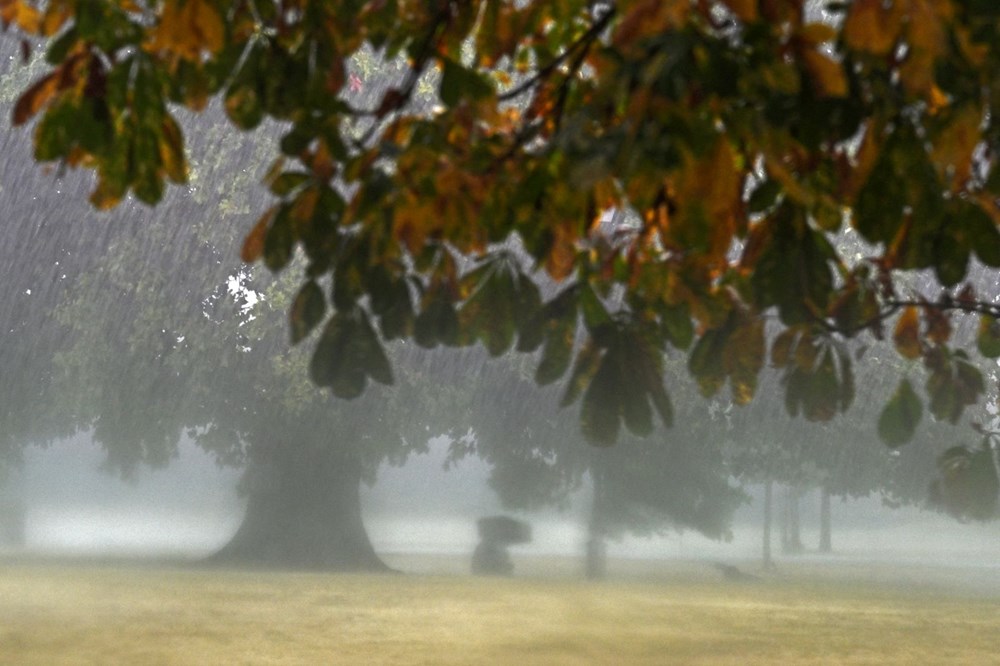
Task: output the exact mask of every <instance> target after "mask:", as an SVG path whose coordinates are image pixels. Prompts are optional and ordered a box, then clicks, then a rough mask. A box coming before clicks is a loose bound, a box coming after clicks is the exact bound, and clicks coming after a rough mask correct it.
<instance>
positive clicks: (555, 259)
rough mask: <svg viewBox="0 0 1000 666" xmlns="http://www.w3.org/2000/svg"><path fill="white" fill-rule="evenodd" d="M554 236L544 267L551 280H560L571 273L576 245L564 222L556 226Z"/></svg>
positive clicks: (574, 260)
mask: <svg viewBox="0 0 1000 666" xmlns="http://www.w3.org/2000/svg"><path fill="white" fill-rule="evenodd" d="M554 236H555V238H554V239H553V241H552V249H551V250H549V256H548V257H547V258H546V260H545V269H546V270H547V271H548V273H549V275H550V276H552V279H553V280H555V281H556V282H561V281H562V280H564V279H565V278H567V277H569V276H570V275H571V274H572V273H573V267H574V266H575V264H576V245H574V243H573V238H574V234H573V232H572V231H570V230H569V229H567V228H566V225H564V224H560V225H557V226H556V228H555V229H554Z"/></svg>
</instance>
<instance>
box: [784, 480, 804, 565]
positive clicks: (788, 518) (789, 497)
mask: <svg viewBox="0 0 1000 666" xmlns="http://www.w3.org/2000/svg"><path fill="white" fill-rule="evenodd" d="M782 518H783V519H784V520H783V524H782V526H781V550H782V552H784V553H792V554H794V553H801V552H802V551H803V550H804V548H803V546H802V530H801V521H800V520H799V491H798V489H797V488H795V487H794V486H787V487H786V488H785V510H784V511H783V512H782Z"/></svg>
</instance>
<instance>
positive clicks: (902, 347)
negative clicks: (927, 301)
mask: <svg viewBox="0 0 1000 666" xmlns="http://www.w3.org/2000/svg"><path fill="white" fill-rule="evenodd" d="M892 341H893V343H895V345H896V350H897V351H898V352H899V353H900V354H901V355H903V356H905V357H906V358H910V359H914V358H920V354H921V352H922V348H921V345H920V320H919V318H918V315H917V309H916V308H915V307H912V306H911V307H907V308H905V309H904V310H903V314H902V315H900V317H899V321H897V322H896V330H895V332H894V333H893V335H892Z"/></svg>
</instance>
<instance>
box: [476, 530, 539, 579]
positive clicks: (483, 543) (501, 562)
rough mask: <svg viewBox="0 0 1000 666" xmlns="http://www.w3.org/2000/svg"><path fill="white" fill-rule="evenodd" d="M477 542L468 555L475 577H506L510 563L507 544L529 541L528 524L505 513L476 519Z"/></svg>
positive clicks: (512, 564)
mask: <svg viewBox="0 0 1000 666" xmlns="http://www.w3.org/2000/svg"><path fill="white" fill-rule="evenodd" d="M477 525H478V527H479V545H478V546H476V550H475V552H473V554H472V573H474V574H476V575H477V576H510V575H512V574H513V573H514V563H513V562H511V561H510V553H508V552H507V548H508V546H513V545H516V544H519V543H530V542H531V525H529V524H528V523H526V522H524V521H523V520H517V519H516V518H511V517H509V516H488V517H486V518H480V519H479V520H478V521H477Z"/></svg>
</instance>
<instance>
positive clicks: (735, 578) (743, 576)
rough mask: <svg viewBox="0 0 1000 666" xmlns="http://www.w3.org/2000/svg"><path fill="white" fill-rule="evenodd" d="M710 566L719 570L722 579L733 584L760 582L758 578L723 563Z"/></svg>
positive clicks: (714, 563) (713, 563)
mask: <svg viewBox="0 0 1000 666" xmlns="http://www.w3.org/2000/svg"><path fill="white" fill-rule="evenodd" d="M712 566H713V567H715V568H716V569H718V570H719V573H721V574H722V577H723V578H725V579H726V580H728V581H732V582H734V583H752V582H756V581H759V580H760V576H755V575H753V574H752V573H747V572H746V571H743V570H742V569H740V568H739V567H737V566H734V565H732V564H726V563H725V562H712Z"/></svg>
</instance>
